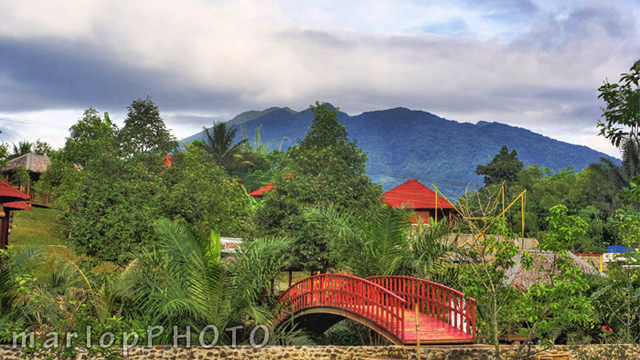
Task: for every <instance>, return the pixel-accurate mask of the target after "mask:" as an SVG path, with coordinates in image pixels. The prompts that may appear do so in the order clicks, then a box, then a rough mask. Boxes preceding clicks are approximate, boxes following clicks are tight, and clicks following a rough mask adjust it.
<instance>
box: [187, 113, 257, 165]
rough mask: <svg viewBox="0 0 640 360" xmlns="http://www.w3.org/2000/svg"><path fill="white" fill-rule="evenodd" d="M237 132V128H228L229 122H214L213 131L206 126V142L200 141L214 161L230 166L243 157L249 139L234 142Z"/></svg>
mask: <svg viewBox="0 0 640 360" xmlns="http://www.w3.org/2000/svg"><path fill="white" fill-rule="evenodd" d="M236 132H237V129H235V128H231V129H228V128H227V123H224V122H220V123H217V124H213V128H212V132H210V131H209V129H207V128H204V135H205V139H204V142H202V143H199V144H200V145H199V146H202V147H203V148H204V149H205V150H206V151H207V152H208V153H209V154H210V155H211V158H212V159H213V161H214V163H216V164H217V165H219V166H224V167H225V168H228V167H229V166H231V165H232V164H233V163H234V162H236V161H239V160H240V159H241V157H242V156H241V154H240V152H241V150H242V147H243V146H244V145H245V144H246V143H247V142H248V141H249V140H247V139H242V140H240V141H238V142H237V143H235V144H234V143H233V141H234V139H235V137H236Z"/></svg>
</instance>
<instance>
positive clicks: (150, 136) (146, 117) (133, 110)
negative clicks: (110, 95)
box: [118, 96, 177, 154]
mask: <svg viewBox="0 0 640 360" xmlns="http://www.w3.org/2000/svg"><path fill="white" fill-rule="evenodd" d="M127 109H128V110H129V112H128V114H127V118H126V119H125V120H124V127H123V128H122V130H120V133H119V134H118V138H119V140H120V143H121V144H122V146H123V148H125V149H126V150H127V152H129V153H130V154H135V153H147V152H149V151H156V152H158V153H162V154H167V153H168V152H170V151H171V150H173V149H175V147H176V146H177V142H176V139H175V137H174V136H173V135H171V132H170V131H169V129H167V126H166V124H165V123H164V120H162V117H160V111H159V110H158V106H157V105H156V104H154V102H153V101H152V100H151V97H150V96H147V98H146V99H144V100H142V99H138V100H135V101H133V102H132V103H131V105H129V106H128V107H127Z"/></svg>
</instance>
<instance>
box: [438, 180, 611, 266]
mask: <svg viewBox="0 0 640 360" xmlns="http://www.w3.org/2000/svg"><path fill="white" fill-rule="evenodd" d="M505 185H506V181H503V182H502V184H501V185H500V194H501V195H502V212H501V213H500V215H498V216H496V218H500V217H503V216H504V215H505V214H506V213H507V211H509V209H510V208H511V207H512V206H513V205H514V204H515V203H516V202H518V200H520V204H521V208H520V209H521V212H522V239H523V241H524V228H525V217H524V208H525V194H526V193H527V190H526V189H525V190H524V191H522V192H521V193H520V195H518V196H517V197H516V198H515V199H514V200H513V201H512V202H511V203H510V204H509V206H507V207H505V204H506V203H505ZM431 186H433V188H434V189H436V215H435V221H436V223H437V222H438V194H440V195H441V196H442V197H443V198H444V199H445V200H447V201H448V202H449V204H451V206H453V208H454V209H455V210H456V211H457V212H458V214H460V216H462V218H463V219H465V220H471V221H473V220H486V219H487V218H486V217H484V216H481V217H467V216H464V214H463V213H462V212H461V211H460V210H458V208H457V207H456V206H455V205H453V203H451V201H449V199H448V198H447V197H446V196H445V195H444V194H443V193H442V191H440V189H438V187H437V186H435V185H434V184H431ZM471 221H470V222H469V224H470V225H471V226H472V227H473V228H475V229H476V231H478V234H477V235H475V236H473V237H472V238H471V239H469V240H467V241H465V242H464V243H463V244H462V245H459V247H463V246H465V245H467V244H468V243H470V242H472V241H474V240H476V239H478V238H480V237H481V236H484V235H485V232H486V231H487V230H489V228H490V227H491V226H493V224H494V223H495V220H494V221H492V222H490V223H489V224H487V225H485V226H483V227H482V229H479V228H478V227H477V226H476V225H474V224H473V222H471ZM601 267H602V266H601Z"/></svg>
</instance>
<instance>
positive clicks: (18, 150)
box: [10, 140, 33, 159]
mask: <svg viewBox="0 0 640 360" xmlns="http://www.w3.org/2000/svg"><path fill="white" fill-rule="evenodd" d="M32 150H33V143H32V142H29V141H27V140H23V141H19V142H18V144H13V153H12V154H11V156H10V158H11V159H15V158H17V157H19V156H22V155H26V154H28V153H30V152H32Z"/></svg>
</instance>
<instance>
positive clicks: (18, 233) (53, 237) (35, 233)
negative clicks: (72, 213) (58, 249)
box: [9, 207, 65, 246]
mask: <svg viewBox="0 0 640 360" xmlns="http://www.w3.org/2000/svg"><path fill="white" fill-rule="evenodd" d="M60 214H61V211H60V210H54V209H43V208H36V207H34V208H32V209H31V211H15V212H14V218H13V230H12V231H11V234H10V235H9V245H17V246H25V245H65V239H64V237H63V236H62V226H61V225H60V222H59V221H58V219H57V217H58V216H59V215H60Z"/></svg>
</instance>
